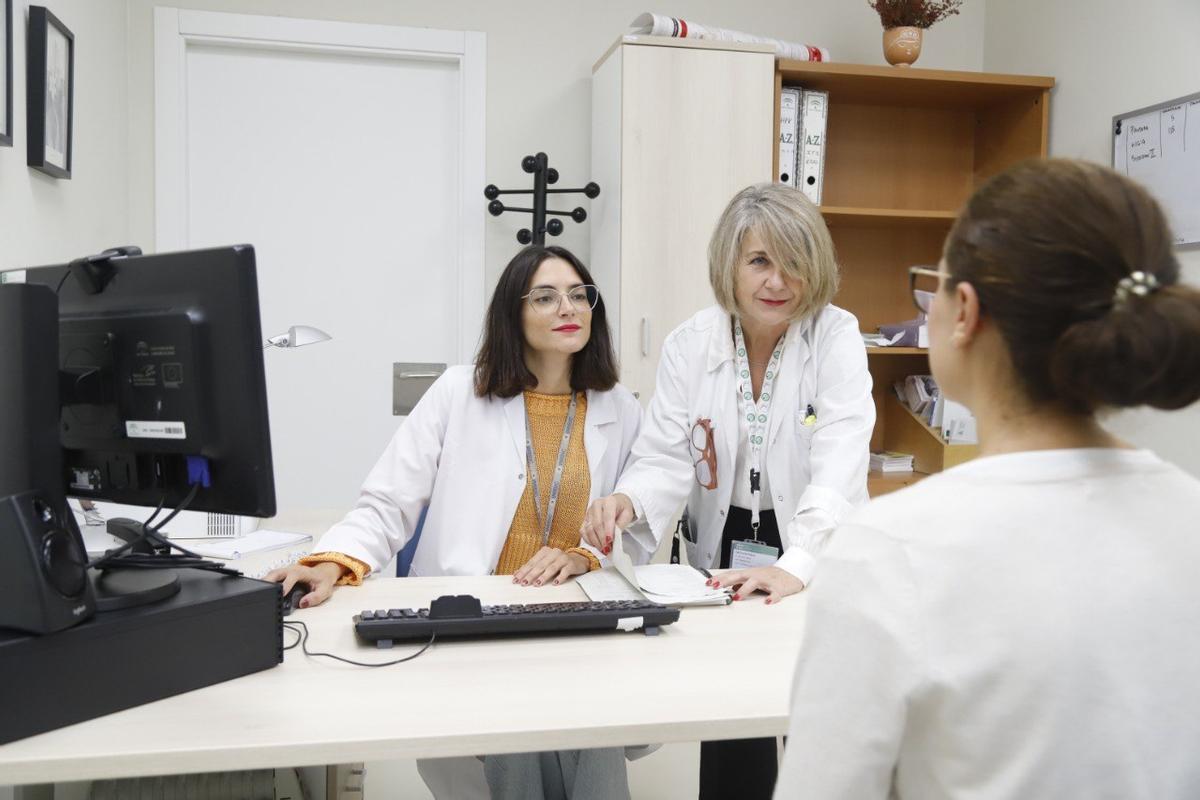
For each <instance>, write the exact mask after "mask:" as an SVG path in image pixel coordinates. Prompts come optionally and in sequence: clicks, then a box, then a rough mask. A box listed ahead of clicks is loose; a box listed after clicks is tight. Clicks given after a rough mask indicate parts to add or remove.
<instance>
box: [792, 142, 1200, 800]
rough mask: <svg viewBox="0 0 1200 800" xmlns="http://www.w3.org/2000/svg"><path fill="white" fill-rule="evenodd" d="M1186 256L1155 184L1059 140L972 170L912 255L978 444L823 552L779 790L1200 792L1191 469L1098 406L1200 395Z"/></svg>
mask: <svg viewBox="0 0 1200 800" xmlns="http://www.w3.org/2000/svg"><path fill="white" fill-rule="evenodd" d="M1179 272H1180V269H1179V262H1178V261H1177V260H1176V257H1175V253H1174V251H1173V246H1172V239H1171V235H1170V232H1169V231H1168V230H1167V226H1166V222H1165V220H1164V218H1163V215H1162V212H1161V211H1160V210H1159V207H1158V205H1157V204H1156V203H1155V202H1154V200H1153V199H1151V197H1150V196H1149V195H1148V194H1147V193H1146V192H1145V190H1143V189H1142V188H1141V187H1139V186H1138V185H1137V184H1135V183H1133V182H1132V181H1130V180H1128V179H1127V178H1124V177H1122V176H1120V175H1118V174H1117V173H1115V172H1113V171H1112V170H1109V169H1106V168H1104V167H1100V166H1098V165H1095V164H1088V163H1086V162H1082V161H1067V160H1057V159H1056V160H1048V161H1032V162H1027V163H1024V164H1021V165H1019V166H1016V167H1014V168H1012V169H1010V170H1009V171H1007V172H1005V173H1002V174H1000V175H998V176H996V177H994V178H992V179H991V180H990V181H988V182H987V183H986V184H984V185H983V186H982V187H980V189H979V190H978V191H977V192H976V193H975V195H974V196H973V197H972V198H971V199H970V200H968V201H967V205H966V207H965V208H964V210H963V211H962V213H961V214H960V215H959V217H958V220H957V221H956V222H955V224H954V227H953V228H952V229H951V231H950V236H949V238H948V239H947V241H946V246H945V251H944V257H943V260H942V263H941V265H940V267H939V269H938V270H936V271H934V270H921V269H920V268H914V288H924V289H927V290H929V291H932V298H933V300H932V304H931V305H926V306H925V310H927V311H928V312H929V345H930V347H929V357H930V361H931V364H932V367H933V374H934V377H936V378H937V382H938V385H939V386H940V387H942V389H943V390H944V391H945V392H946V394H947V396H949V397H952V398H954V399H956V400H958V401H960V402H962V403H964V404H966V405H967V406H968V407H969V408H970V409H971V411H972V412H974V414H975V418H976V420H977V421H978V426H979V443H980V457H979V458H977V459H976V460H974V461H970V462H968V463H966V464H962V465H960V466H957V467H954V468H953V469H950V470H947V471H945V472H943V473H941V474H939V475H936V476H933V477H931V478H928V479H927V480H924V481H922V482H921V483H919V484H917V485H916V486H914V487H912V488H909V489H905V490H903V491H900V492H896V493H895V494H892V495H889V496H887V497H884V498H882V499H880V500H877V501H875V502H873V503H871V504H870V505H869V506H867V507H866V508H865V509H863V510H862V511H861V512H859V513H857V514H855V515H854V517H853V518H852V520H851V521H850V522H849V524H847V525H846V526H844V527H843V528H842V529H841V530H839V531H838V532H837V535H836V536H835V537H834V541H833V543H832V544H831V546H830V547H829V549H828V550H827V551H826V552H825V554H824V556H823V557H822V561H821V571H820V574H819V576H818V578H817V579H816V581H815V582H814V583H813V587H812V589H811V591H810V593H809V598H808V603H809V607H808V612H807V616H806V622H805V626H806V629H805V640H804V644H803V645H802V649H801V653H800V658H799V661H798V667H797V672H796V683H795V690H794V693H793V700H792V702H793V708H792V725H791V732H790V735H789V738H788V746H787V753H786V755H785V757H784V761H783V766H782V768H781V774H780V780H779V787H778V789H777V791H776V796H777V797H779V798H792V797H820V798H825V799H826V800H837V799H838V798H846V800H872V798H878V800H884V798H901V799H903V800H907V799H908V798H918V799H919V800H942V799H943V798H963V797H971V798H980V800H990V799H991V798H1016V797H1020V798H1060V797H1061V798H1066V797H1079V798H1082V797H1087V798H1114V800H1115V798H1121V800H1134V799H1135V798H1147V799H1149V798H1155V800H1184V799H1185V798H1187V799H1188V800H1190V799H1191V798H1196V797H1200V759H1197V757H1196V756H1197V753H1200V681H1198V680H1197V677H1196V676H1197V675H1198V674H1200V638H1198V637H1197V633H1196V630H1197V625H1196V609H1197V608H1200V584H1198V583H1197V580H1196V565H1197V564H1200V522H1198V521H1200V481H1197V480H1196V478H1195V477H1193V476H1191V475H1188V474H1186V473H1184V472H1183V471H1182V470H1180V469H1179V468H1178V467H1175V466H1173V465H1171V464H1168V463H1165V462H1164V461H1162V460H1161V459H1159V458H1158V457H1157V456H1155V455H1154V454H1153V453H1151V452H1149V451H1148V450H1138V449H1134V448H1132V447H1130V446H1129V445H1128V444H1126V443H1124V442H1122V441H1120V440H1118V439H1117V438H1116V437H1114V436H1113V435H1112V434H1110V433H1109V432H1108V431H1106V430H1105V429H1104V427H1103V426H1102V425H1101V424H1100V421H1099V420H1098V418H1097V413H1098V412H1102V411H1104V410H1105V409H1112V408H1121V407H1135V406H1141V405H1149V406H1153V407H1156V408H1162V409H1175V408H1182V407H1184V406H1187V405H1189V404H1191V403H1194V402H1195V401H1196V400H1198V399H1200V291H1197V289H1195V288H1194V287H1190V286H1186V285H1183V284H1181V283H1180V282H1179V277H1180V275H1179ZM922 283H924V285H923V286H922ZM928 296H929V295H922V297H928ZM921 302H924V301H923V300H922V301H921ZM1180 434H1181V435H1183V436H1189V437H1191V440H1192V441H1196V432H1195V430H1194V429H1191V430H1189V429H1188V428H1187V423H1186V422H1181V427H1180Z"/></svg>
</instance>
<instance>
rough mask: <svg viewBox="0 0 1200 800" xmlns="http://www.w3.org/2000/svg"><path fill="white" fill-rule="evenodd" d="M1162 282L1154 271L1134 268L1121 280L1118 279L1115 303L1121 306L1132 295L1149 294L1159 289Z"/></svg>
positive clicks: (1141, 295) (1142, 295) (1114, 297)
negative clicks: (1155, 275)
mask: <svg viewBox="0 0 1200 800" xmlns="http://www.w3.org/2000/svg"><path fill="white" fill-rule="evenodd" d="M1159 286H1161V284H1160V283H1159V282H1158V278H1156V277H1154V274H1153V273H1150V272H1143V271H1142V270H1140V269H1139V270H1134V271H1133V272H1131V273H1129V274H1128V275H1126V276H1125V277H1124V278H1121V280H1119V281H1117V291H1116V293H1115V294H1114V295H1113V305H1115V306H1119V305H1122V304H1124V303H1125V301H1127V300H1128V299H1129V296H1130V295H1133V294H1135V295H1137V296H1138V297H1145V296H1146V295H1148V294H1152V293H1153V292H1156V291H1158V288H1159Z"/></svg>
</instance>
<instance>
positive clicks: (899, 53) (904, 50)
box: [883, 27, 925, 67]
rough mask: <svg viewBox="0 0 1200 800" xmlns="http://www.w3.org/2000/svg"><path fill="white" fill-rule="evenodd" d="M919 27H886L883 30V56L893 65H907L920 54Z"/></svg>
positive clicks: (922, 32) (921, 33)
mask: <svg viewBox="0 0 1200 800" xmlns="http://www.w3.org/2000/svg"><path fill="white" fill-rule="evenodd" d="M924 33H925V32H924V31H923V30H921V29H920V28H907V27H906V28H888V29H887V30H886V31H884V32H883V57H884V58H886V59H887V62H888V63H889V64H891V65H892V66H894V67H907V66H909V65H911V64H912V63H913V62H914V61H916V60H917V56H919V55H921V38H922V36H923V34H924Z"/></svg>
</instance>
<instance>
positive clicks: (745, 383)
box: [733, 320, 786, 542]
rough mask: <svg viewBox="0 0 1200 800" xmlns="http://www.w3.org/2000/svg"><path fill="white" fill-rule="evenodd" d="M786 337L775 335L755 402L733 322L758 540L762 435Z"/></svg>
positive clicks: (742, 344) (752, 523) (753, 523)
mask: <svg viewBox="0 0 1200 800" xmlns="http://www.w3.org/2000/svg"><path fill="white" fill-rule="evenodd" d="M785 338H786V334H784V336H780V337H779V341H778V342H777V343H776V345H775V352H773V353H771V360H770V361H768V362H767V371H766V374H764V375H763V384H762V392H760V393H759V395H758V402H755V401H754V385H753V382H752V381H751V380H750V356H749V355H747V352H746V340H745V337H743V336H742V323H741V321H740V320H735V321H734V323H733V349H734V351H735V352H736V353H737V371H738V413H740V414H741V415H742V417H743V418H744V419H745V420H746V422H747V423H748V425H747V427H748V428H749V432H750V530H751V531H753V533H754V541H756V542H757V541H758V516H759V513H758V512H759V508H760V507H761V506H762V494H761V492H762V489H761V486H760V478H761V476H762V448H763V438H764V437H765V435H766V432H767V417H768V416H769V415H770V413H771V392H772V391H773V390H774V386H775V378H776V377H777V376H778V375H779V360H780V358H781V357H782V355H783V342H784V339H785Z"/></svg>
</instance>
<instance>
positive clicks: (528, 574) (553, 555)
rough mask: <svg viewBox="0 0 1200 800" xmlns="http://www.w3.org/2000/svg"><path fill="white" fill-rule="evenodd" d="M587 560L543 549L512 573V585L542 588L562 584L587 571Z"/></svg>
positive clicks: (575, 555) (551, 549)
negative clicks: (547, 585) (549, 584)
mask: <svg viewBox="0 0 1200 800" xmlns="http://www.w3.org/2000/svg"><path fill="white" fill-rule="evenodd" d="M589 567H590V565H589V564H588V560H587V559H586V558H584V557H583V556H581V555H579V554H578V553H566V552H563V551H562V550H559V549H558V548H557V547H549V546H547V547H543V548H542V549H541V550H538V551H537V552H536V553H534V554H533V558H531V559H529V560H528V561H526V562H525V566H523V567H521V568H520V569H519V570H517V571H516V572H514V573H513V583H519V584H521V585H523V586H543V585H545V584H548V583H556V584H557V583H563V582H565V581H567V580H569V579H570V578H571V577H572V576H574V575H582V574H583V573H585V572H587V571H588V568H589Z"/></svg>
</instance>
